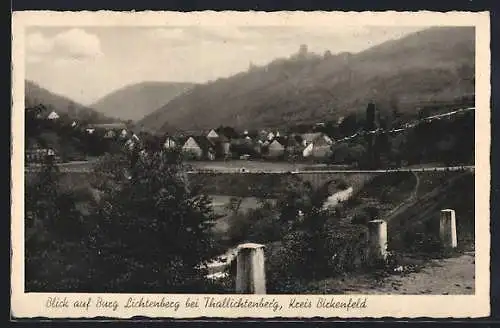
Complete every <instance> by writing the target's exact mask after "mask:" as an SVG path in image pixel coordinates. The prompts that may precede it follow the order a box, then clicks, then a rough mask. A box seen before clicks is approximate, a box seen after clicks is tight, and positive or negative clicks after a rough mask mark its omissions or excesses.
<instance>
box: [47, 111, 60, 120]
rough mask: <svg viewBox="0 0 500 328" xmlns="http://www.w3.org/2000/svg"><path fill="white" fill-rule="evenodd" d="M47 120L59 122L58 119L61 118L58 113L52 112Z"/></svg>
mask: <svg viewBox="0 0 500 328" xmlns="http://www.w3.org/2000/svg"><path fill="white" fill-rule="evenodd" d="M47 118H48V119H49V120H57V119H58V118H59V115H58V114H57V113H56V112H54V111H52V112H50V114H49V115H48V116H47Z"/></svg>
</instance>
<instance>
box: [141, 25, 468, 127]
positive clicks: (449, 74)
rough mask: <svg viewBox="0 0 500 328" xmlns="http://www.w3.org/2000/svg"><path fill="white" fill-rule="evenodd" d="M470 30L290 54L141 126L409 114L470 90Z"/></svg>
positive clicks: (175, 102)
mask: <svg viewBox="0 0 500 328" xmlns="http://www.w3.org/2000/svg"><path fill="white" fill-rule="evenodd" d="M474 46H475V31H474V28H470V27H439V28H429V29H426V30H422V31H418V32H415V33H412V34H409V35H407V36H405V37H403V38H400V39H397V40H390V41H387V42H384V43H382V44H379V45H375V46H373V47H371V48H369V49H367V50H365V51H362V52H359V53H355V54H352V53H341V54H337V55H331V54H329V55H328V56H327V55H326V54H325V55H317V54H311V53H307V54H303V53H300V52H299V53H298V54H294V55H292V56H291V57H289V58H281V59H276V60H274V61H272V62H271V63H269V64H268V65H264V66H261V67H251V68H250V69H249V70H248V71H247V72H241V73H238V74H235V75H233V76H231V77H228V78H220V79H218V80H216V81H213V82H211V83H206V84H203V85H196V86H194V87H193V88H192V89H190V91H189V92H186V93H184V94H182V95H180V96H178V97H175V98H174V99H172V100H171V101H169V102H168V103H167V104H165V105H164V106H162V107H161V108H159V109H157V110H156V111H154V112H152V113H151V114H150V115H147V116H145V117H144V118H143V119H142V120H140V121H139V124H141V125H143V126H147V127H149V128H152V129H154V130H157V131H160V132H165V131H167V130H168V129H169V127H171V126H175V127H176V128H179V129H187V130H197V129H200V130H204V129H208V128H212V127H217V126H220V125H230V126H234V127H236V128H259V127H265V126H279V125H287V124H292V123H294V122H309V121H310V122H314V121H322V120H330V119H335V118H337V117H340V116H344V115H347V114H350V113H353V112H361V111H363V110H364V109H365V107H366V104H367V103H368V102H369V101H375V102H376V103H377V104H380V105H381V106H382V107H386V108H387V109H389V107H391V106H394V104H395V103H396V104H397V107H398V109H399V110H401V111H403V112H406V113H412V112H415V108H416V107H418V106H419V105H420V104H422V103H429V102H430V103H432V102H435V101H436V102H447V101H454V100H455V99H456V98H459V97H461V96H463V95H470V94H474V78H475V75H474V74H475V71H474V63H475V53H474V52H475V47H474Z"/></svg>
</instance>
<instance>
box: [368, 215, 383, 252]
mask: <svg viewBox="0 0 500 328" xmlns="http://www.w3.org/2000/svg"><path fill="white" fill-rule="evenodd" d="M368 241H369V242H368V247H369V249H368V252H367V253H368V258H369V260H370V261H372V260H374V261H380V260H383V261H385V259H386V258H387V222H385V221H384V220H372V221H369V222H368Z"/></svg>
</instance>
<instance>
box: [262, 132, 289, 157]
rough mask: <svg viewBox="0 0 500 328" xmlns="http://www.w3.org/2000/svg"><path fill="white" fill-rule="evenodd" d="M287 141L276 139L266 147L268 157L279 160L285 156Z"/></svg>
mask: <svg viewBox="0 0 500 328" xmlns="http://www.w3.org/2000/svg"><path fill="white" fill-rule="evenodd" d="M284 144H286V140H285V139H284V138H281V137H280V138H274V139H273V141H271V142H270V143H269V145H268V146H267V147H266V157H267V158H273V159H278V158H282V157H283V156H284V155H285V146H284Z"/></svg>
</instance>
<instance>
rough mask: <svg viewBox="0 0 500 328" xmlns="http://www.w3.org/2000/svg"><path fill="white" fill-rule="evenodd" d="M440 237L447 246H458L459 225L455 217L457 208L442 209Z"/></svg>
mask: <svg viewBox="0 0 500 328" xmlns="http://www.w3.org/2000/svg"><path fill="white" fill-rule="evenodd" d="M439 238H440V239H441V243H442V245H443V246H444V247H446V248H456V247H457V226H456V219H455V210H450V209H445V210H441V217H440V220H439Z"/></svg>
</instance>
